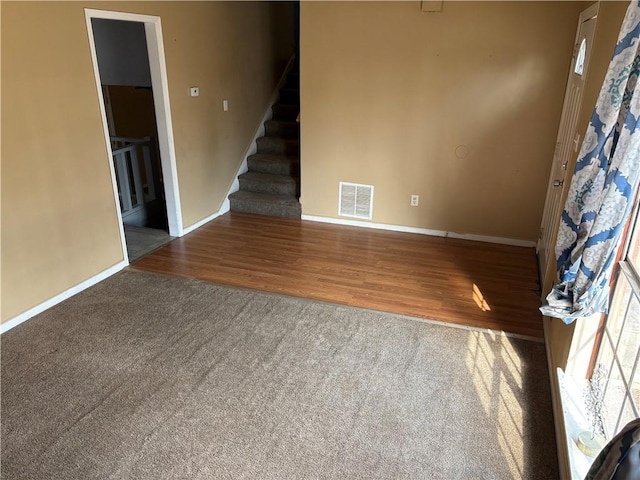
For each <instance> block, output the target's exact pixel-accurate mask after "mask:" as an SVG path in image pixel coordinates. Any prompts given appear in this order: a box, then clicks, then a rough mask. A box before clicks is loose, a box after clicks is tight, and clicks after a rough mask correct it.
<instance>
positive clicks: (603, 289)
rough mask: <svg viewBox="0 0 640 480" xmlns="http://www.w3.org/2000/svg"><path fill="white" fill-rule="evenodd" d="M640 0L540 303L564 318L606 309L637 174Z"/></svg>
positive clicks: (581, 164) (608, 80)
mask: <svg viewBox="0 0 640 480" xmlns="http://www.w3.org/2000/svg"><path fill="white" fill-rule="evenodd" d="M639 69H640V0H633V1H632V2H631V3H630V5H629V8H628V9H627V14H626V16H625V19H624V21H623V23H622V28H621V30H620V35H619V37H618V43H617V44H616V48H615V51H614V53H613V59H612V60H611V63H610V64H609V70H608V72H607V75H606V77H605V81H604V84H603V85H602V89H601V91H600V96H599V97H598V102H597V104H596V108H595V111H594V112H593V115H592V117H591V121H590V123H589V127H588V129H587V133H586V135H585V137H584V141H583V143H582V148H581V150H580V155H579V156H578V162H577V164H576V168H575V171H574V174H573V178H572V180H571V187H570V189H569V196H568V197H567V201H566V204H565V207H564V211H563V212H562V218H561V220H560V229H559V232H558V240H557V243H556V248H555V251H556V258H557V270H558V275H559V279H560V283H559V284H557V285H555V286H554V287H553V290H552V291H551V293H550V294H549V295H548V296H547V302H546V304H545V305H544V306H543V307H541V308H540V310H541V311H542V313H543V314H544V315H547V316H551V317H557V318H562V319H563V320H564V321H565V322H566V323H571V322H573V321H574V320H575V319H576V318H579V317H586V316H589V315H591V314H593V313H598V312H606V311H607V307H608V304H609V284H610V277H611V272H612V270H613V266H614V263H615V259H616V255H617V251H618V248H619V245H620V241H621V237H622V233H623V231H624V228H625V224H626V221H627V219H628V218H629V215H630V213H631V210H632V207H633V203H634V199H635V196H636V192H637V190H638V180H639V176H640V128H639V127H640V126H639V125H638V117H639V115H640V85H637V83H638V73H639Z"/></svg>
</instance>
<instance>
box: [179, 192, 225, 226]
mask: <svg viewBox="0 0 640 480" xmlns="http://www.w3.org/2000/svg"><path fill="white" fill-rule="evenodd" d="M228 211H229V199H228V198H227V199H225V200H224V202H222V207H220V210H218V211H217V212H215V213H212V214H211V215H209V216H208V217H205V218H203V219H202V220H200V221H198V222H196V223H194V224H191V225H189V226H188V227H186V228H184V229H183V230H182V235H186V234H187V233H191V232H193V231H194V230H195V229H197V228H200V227H201V226H203V225H204V224H205V223H209V222H210V221H211V220H213V219H214V218H218V217H219V216H220V215H224V214H225V213H227V212H228Z"/></svg>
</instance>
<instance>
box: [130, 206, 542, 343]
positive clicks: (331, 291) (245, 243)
mask: <svg viewBox="0 0 640 480" xmlns="http://www.w3.org/2000/svg"><path fill="white" fill-rule="evenodd" d="M133 267H134V268H137V269H141V270H146V271H151V272H157V273H164V274H170V275H179V276H184V277H192V278H198V279H201V280H205V281H210V282H215V283H221V284H226V285H233V286H239V287H246V288H254V289H259V290H266V291H269V292H274V293H282V294H287V295H294V296H299V297H307V298H312V299H317V300H324V301H328V302H334V303H340V304H345V305H352V306H357V307H365V308H370V309H376V310H384V311H388V312H393V313H399V314H404V315H411V316H416V317H421V318H426V319H432V320H439V321H443V322H450V323H456V324H461V325H467V326H472V327H479V328H487V329H492V330H498V331H504V332H508V333H514V334H519V335H526V336H530V337H535V338H539V339H541V338H543V330H542V316H541V314H540V312H539V311H538V307H539V306H540V293H539V289H540V285H539V282H538V271H537V263H536V255H535V251H534V249H532V248H523V247H513V246H505V245H497V244H490V243H481V242H471V241H467V240H457V239H451V238H440V237H430V236H426V235H419V234H412V233H400V232H390V231H384V230H374V229H368V228H358V227H347V226H341V225H331V224H324V223H317V222H310V221H305V220H292V219H284V218H275V217H265V216H259V215H251V214H243V213H235V212H231V213H227V214H225V215H223V216H221V217H218V218H217V219H215V220H213V221H211V222H209V223H207V224H206V225H204V226H202V227H200V228H199V229H197V230H195V231H194V232H192V233H190V234H188V235H186V236H184V237H182V238H178V239H176V240H174V241H172V242H171V243H169V244H168V245H165V246H164V247H162V248H161V249H159V250H156V251H155V252H154V253H152V254H151V255H148V256H146V257H144V258H142V259H141V260H139V261H137V262H135V263H134V264H133Z"/></svg>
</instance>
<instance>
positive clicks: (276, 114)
mask: <svg viewBox="0 0 640 480" xmlns="http://www.w3.org/2000/svg"><path fill="white" fill-rule="evenodd" d="M272 110H273V118H274V119H275V120H289V121H295V119H296V118H297V117H298V113H299V112H300V108H298V107H297V106H295V105H282V104H276V105H274V106H273V108H272Z"/></svg>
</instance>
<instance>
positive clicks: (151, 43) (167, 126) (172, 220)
mask: <svg viewBox="0 0 640 480" xmlns="http://www.w3.org/2000/svg"><path fill="white" fill-rule="evenodd" d="M84 13H85V19H86V22H87V32H88V34H89V46H90V51H91V60H92V62H93V71H94V74H95V79H96V90H97V93H98V101H99V102H100V116H101V117H102V125H103V129H104V137H105V142H106V145H107V151H108V153H109V159H108V160H109V170H110V172H111V181H112V184H113V195H114V199H115V203H116V211H117V214H118V221H119V225H120V227H119V228H120V237H121V240H122V250H123V253H124V258H125V259H128V254H127V245H126V242H125V237H124V226H123V224H122V212H121V211H120V201H119V199H118V186H117V183H116V173H115V169H114V166H113V160H112V151H111V142H110V140H109V127H108V125H107V117H106V115H105V111H104V98H103V95H102V85H101V82H100V70H99V69H98V57H97V55H96V45H95V40H94V37H93V25H92V24H91V19H92V18H103V19H107V20H125V21H129V22H140V23H143V24H144V31H145V35H146V39H147V51H148V55H149V68H150V70H151V87H152V89H153V102H154V108H155V113H156V124H157V128H158V143H159V145H160V162H161V166H162V177H163V184H164V195H165V201H166V205H167V220H168V223H169V234H170V235H171V236H174V237H181V236H182V235H184V228H183V226H182V212H181V209H180V190H179V188H178V172H177V167H176V152H175V145H174V141H173V125H172V122H171V108H170V106H169V83H168V81H167V66H166V63H165V58H164V43H163V39H162V25H161V23H160V17H156V16H151V15H139V14H135V13H124V12H111V11H107V10H94V9H90V8H85V9H84Z"/></svg>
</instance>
